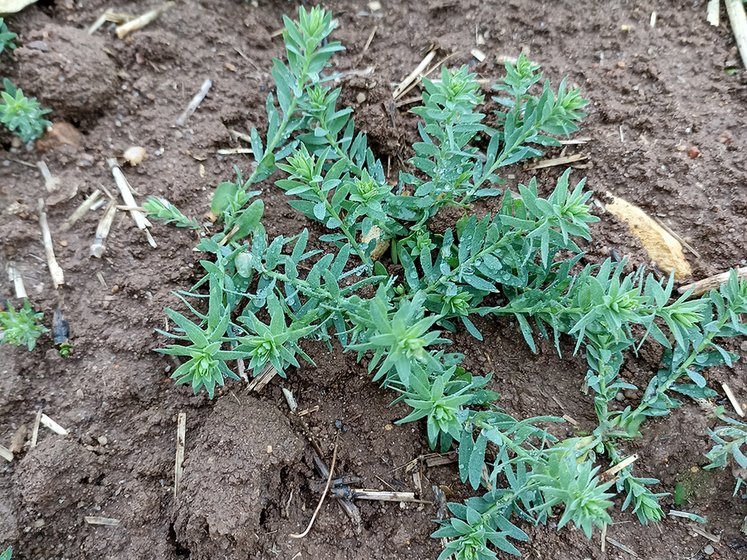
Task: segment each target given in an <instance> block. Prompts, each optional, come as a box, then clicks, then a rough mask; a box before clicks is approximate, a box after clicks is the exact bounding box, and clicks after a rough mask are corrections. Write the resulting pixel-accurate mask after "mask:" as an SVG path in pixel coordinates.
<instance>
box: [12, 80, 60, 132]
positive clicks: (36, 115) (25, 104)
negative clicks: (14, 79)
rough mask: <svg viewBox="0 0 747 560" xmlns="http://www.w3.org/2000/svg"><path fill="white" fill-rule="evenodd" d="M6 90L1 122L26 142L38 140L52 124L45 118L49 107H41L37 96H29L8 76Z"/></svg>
mask: <svg viewBox="0 0 747 560" xmlns="http://www.w3.org/2000/svg"><path fill="white" fill-rule="evenodd" d="M4 86H5V91H3V92H2V103H0V122H1V123H3V124H4V125H5V127H6V128H7V129H8V130H10V131H11V132H13V133H15V134H16V135H17V136H19V137H20V138H21V140H23V141H24V142H31V141H32V140H36V139H37V138H39V137H40V136H41V135H42V134H44V129H45V128H46V127H47V126H49V125H51V124H52V123H51V122H49V121H48V120H46V119H45V118H44V115H46V114H47V113H49V112H50V110H49V109H40V108H39V102H38V101H37V100H36V97H32V98H30V99H29V98H28V97H26V96H25V95H23V91H21V89H20V88H16V87H15V86H14V85H13V84H12V83H11V81H10V80H8V79H7V78H6V79H5V80H4Z"/></svg>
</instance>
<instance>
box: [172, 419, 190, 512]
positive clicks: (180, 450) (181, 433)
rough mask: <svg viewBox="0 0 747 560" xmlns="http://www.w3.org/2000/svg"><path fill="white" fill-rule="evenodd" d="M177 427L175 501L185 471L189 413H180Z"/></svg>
mask: <svg viewBox="0 0 747 560" xmlns="http://www.w3.org/2000/svg"><path fill="white" fill-rule="evenodd" d="M177 418H178V419H177V427H176V464H175V465H174V499H176V498H177V497H178V496H179V483H180V482H181V480H182V474H183V473H184V469H183V468H182V464H183V463H184V443H185V438H186V432H187V413H186V412H180V413H179V416H178V417H177Z"/></svg>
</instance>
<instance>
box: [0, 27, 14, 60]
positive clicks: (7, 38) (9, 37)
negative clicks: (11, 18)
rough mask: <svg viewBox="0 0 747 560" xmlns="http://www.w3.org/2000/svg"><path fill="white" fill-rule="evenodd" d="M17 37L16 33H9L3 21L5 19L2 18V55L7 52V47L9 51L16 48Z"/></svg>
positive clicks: (0, 36) (0, 41)
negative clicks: (15, 40)
mask: <svg viewBox="0 0 747 560" xmlns="http://www.w3.org/2000/svg"><path fill="white" fill-rule="evenodd" d="M17 36H18V35H16V34H15V33H12V32H10V31H8V26H7V25H6V24H5V22H4V21H3V18H0V54H2V52H3V51H4V50H5V47H8V48H9V49H15V48H16V45H15V43H14V42H13V39H15V38H16V37H17Z"/></svg>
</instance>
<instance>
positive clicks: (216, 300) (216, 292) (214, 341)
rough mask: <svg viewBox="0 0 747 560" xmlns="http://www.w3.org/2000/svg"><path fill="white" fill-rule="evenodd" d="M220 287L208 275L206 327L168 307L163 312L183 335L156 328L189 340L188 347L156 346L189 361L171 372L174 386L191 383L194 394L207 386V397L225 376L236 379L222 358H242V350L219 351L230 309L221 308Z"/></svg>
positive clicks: (163, 351)
mask: <svg viewBox="0 0 747 560" xmlns="http://www.w3.org/2000/svg"><path fill="white" fill-rule="evenodd" d="M221 300H222V289H221V286H220V285H219V284H218V280H217V278H216V277H215V276H214V275H211V285H210V305H209V310H208V315H207V317H206V319H207V328H206V329H204V330H203V329H201V328H200V327H199V326H198V325H196V324H194V323H193V322H192V321H190V320H189V319H187V318H186V317H185V316H184V315H181V314H180V313H177V312H176V311H173V310H171V309H166V314H167V315H168V316H169V317H170V318H171V320H172V321H174V323H176V324H177V326H178V327H179V328H180V329H182V330H183V331H184V334H183V335H174V334H171V333H166V332H164V331H159V332H160V333H161V334H165V335H166V336H168V337H170V338H176V339H178V340H185V341H188V342H191V343H192V344H191V345H190V346H180V345H176V344H172V345H170V346H169V347H168V348H158V349H156V352H161V353H162V354H170V355H172V356H185V357H188V358H189V360H187V361H186V362H184V363H183V364H182V365H181V366H179V367H178V368H177V369H176V371H175V372H174V373H173V374H172V375H171V378H172V379H176V380H177V381H176V385H180V384H182V383H189V382H190V381H191V382H192V389H193V390H194V393H195V394H197V391H199V390H200V387H202V386H203V385H204V386H205V389H207V392H208V395H209V396H210V398H211V399H212V398H213V394H214V393H215V385H216V384H217V385H223V384H224V381H223V379H224V377H230V378H231V379H238V376H237V375H236V374H235V373H233V372H232V371H231V370H230V369H228V366H226V364H225V362H224V360H235V359H237V358H242V357H244V354H243V353H242V352H232V351H228V350H221V347H222V346H223V344H224V342H225V340H226V339H225V334H226V329H227V328H228V325H229V321H230V315H231V313H230V310H229V309H226V308H224V307H223V305H222V303H221Z"/></svg>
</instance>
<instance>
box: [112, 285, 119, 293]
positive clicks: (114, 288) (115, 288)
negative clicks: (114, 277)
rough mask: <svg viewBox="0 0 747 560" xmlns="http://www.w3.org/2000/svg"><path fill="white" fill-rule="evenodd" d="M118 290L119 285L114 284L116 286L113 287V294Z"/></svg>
mask: <svg viewBox="0 0 747 560" xmlns="http://www.w3.org/2000/svg"><path fill="white" fill-rule="evenodd" d="M118 291H119V286H114V287H113V288H112V293H113V294H116V293H117V292H118Z"/></svg>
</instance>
